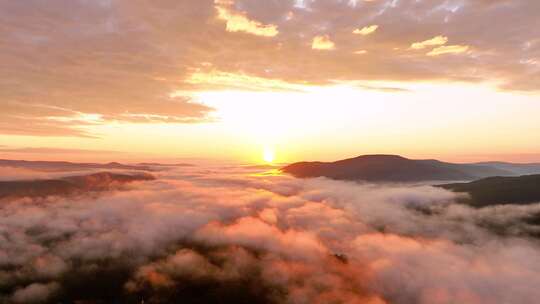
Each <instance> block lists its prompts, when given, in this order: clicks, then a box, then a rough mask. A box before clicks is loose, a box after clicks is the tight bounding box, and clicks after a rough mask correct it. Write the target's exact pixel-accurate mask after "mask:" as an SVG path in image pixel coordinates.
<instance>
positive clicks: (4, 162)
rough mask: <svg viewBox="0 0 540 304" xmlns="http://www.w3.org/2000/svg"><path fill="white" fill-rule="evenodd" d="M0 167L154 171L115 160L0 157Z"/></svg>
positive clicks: (48, 169)
mask: <svg viewBox="0 0 540 304" xmlns="http://www.w3.org/2000/svg"><path fill="white" fill-rule="evenodd" d="M0 167H15V168H25V169H31V170H38V171H78V170H88V169H107V170H110V169H121V170H138V171H155V169H153V168H151V167H150V166H143V165H124V164H120V163H117V162H112V163H107V164H98V163H71V162H65V161H28V160H8V159H0Z"/></svg>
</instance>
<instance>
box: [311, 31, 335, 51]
mask: <svg viewBox="0 0 540 304" xmlns="http://www.w3.org/2000/svg"><path fill="white" fill-rule="evenodd" d="M311 48H312V49H314V50H334V49H335V48H336V45H335V43H334V42H333V41H332V40H330V37H328V35H325V36H316V37H315V38H313V42H312V43H311Z"/></svg>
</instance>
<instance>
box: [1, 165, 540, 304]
mask: <svg viewBox="0 0 540 304" xmlns="http://www.w3.org/2000/svg"><path fill="white" fill-rule="evenodd" d="M5 170H6V171H5V172H4V173H6V174H4V178H2V179H4V180H5V179H6V178H5V176H7V174H8V171H7V169H5ZM260 173H261V169H257V168H254V167H251V168H250V167H178V168H172V167H169V168H167V170H163V171H158V172H153V173H152V174H153V175H155V176H156V178H157V179H156V180H152V181H141V182H134V183H130V184H128V185H127V186H125V187H123V188H122V189H121V190H114V191H109V192H103V193H100V194H99V195H88V196H85V195H82V196H81V195H77V196H68V197H62V196H55V197H51V196H50V197H48V198H45V199H44V198H20V199H13V200H7V201H3V202H1V203H0V303H72V302H76V301H80V302H78V303H291V304H292V303H294V304H303V303H305V304H311V303H321V304H326V303H363V304H381V303H399V304H401V303H403V304H407V303H411V304H412V303H425V304H438V303H516V304H521V303H535V302H537V299H538V298H540V288H538V286H540V246H539V245H540V243H539V240H540V239H539V238H538V236H539V235H540V229H539V227H540V226H538V223H536V222H534V221H533V220H531V219H532V216H533V215H535V216H537V215H538V214H540V204H532V205H527V206H498V207H489V208H483V209H472V208H470V207H467V206H464V205H460V204H457V203H455V201H456V200H457V199H458V196H457V194H454V193H452V192H449V191H446V190H443V189H439V188H434V187H431V186H427V185H425V186H422V185H413V186H405V185H401V186H400V185H374V184H359V183H353V182H342V181H333V180H328V179H324V178H316V179H296V178H293V177H290V176H286V175H279V174H275V175H274V174H260ZM79 174H80V172H79ZM66 175H73V174H67V173H66ZM9 176H10V177H12V179H27V178H31V177H35V178H47V177H54V178H57V177H58V176H59V173H58V172H55V173H54V176H50V175H48V173H43V172H42V173H37V172H31V171H30V170H22V171H18V169H9Z"/></svg>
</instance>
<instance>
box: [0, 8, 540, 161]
mask: <svg viewBox="0 0 540 304" xmlns="http://www.w3.org/2000/svg"><path fill="white" fill-rule="evenodd" d="M539 11H540V2H539V1H531V0H490V1H488V0H432V1H417V0H370V1H366V0H350V1H345V0H304V1H300V0H295V1H293V0H283V1H262V0H236V1H233V0H215V1H210V0H200V1H188V0H180V1H179V0H158V1H155V0H152V1H151V0H130V1H127V0H99V1H83V0H51V1H1V2H0V62H1V64H0V71H1V73H2V75H0V76H1V77H0V156H1V157H4V158H25V159H44V158H47V159H68V160H151V159H160V160H165V161H166V160H177V159H185V158H187V159H193V158H197V159H214V160H234V161H238V162H261V161H262V160H263V156H265V158H267V159H268V158H269V154H273V156H274V158H275V159H274V161H275V162H291V161H296V160H315V159H320V160H332V159H338V158H343V157H349V156H355V155H360V154H367V153H392V154H402V155H405V156H409V157H418V158H424V157H429V158H441V159H446V160H453V161H477V160H488V159H489V160H492V159H499V160H511V161H540V123H539V121H538V117H540V18H538V12H539ZM494 20H496V21H497V22H494Z"/></svg>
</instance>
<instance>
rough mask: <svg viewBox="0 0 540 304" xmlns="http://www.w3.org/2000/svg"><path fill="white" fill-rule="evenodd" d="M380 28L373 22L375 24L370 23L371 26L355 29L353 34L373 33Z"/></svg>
mask: <svg viewBox="0 0 540 304" xmlns="http://www.w3.org/2000/svg"><path fill="white" fill-rule="evenodd" d="M378 28H379V26H378V25H376V24H373V25H370V26H365V27H363V28H361V29H359V28H357V29H355V30H354V31H353V34H357V35H362V36H367V35H369V34H373V33H375V31H376V30H377V29H378Z"/></svg>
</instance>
